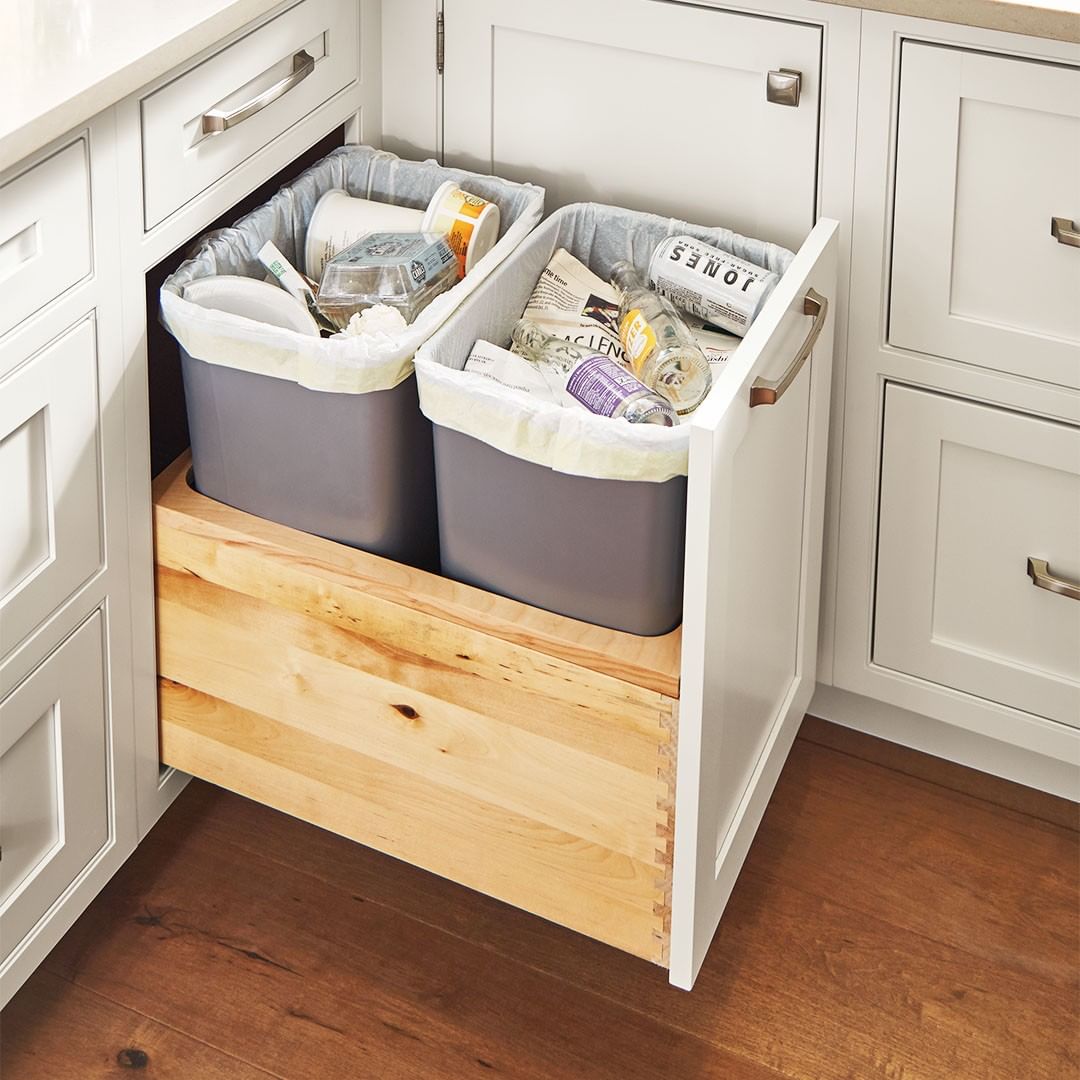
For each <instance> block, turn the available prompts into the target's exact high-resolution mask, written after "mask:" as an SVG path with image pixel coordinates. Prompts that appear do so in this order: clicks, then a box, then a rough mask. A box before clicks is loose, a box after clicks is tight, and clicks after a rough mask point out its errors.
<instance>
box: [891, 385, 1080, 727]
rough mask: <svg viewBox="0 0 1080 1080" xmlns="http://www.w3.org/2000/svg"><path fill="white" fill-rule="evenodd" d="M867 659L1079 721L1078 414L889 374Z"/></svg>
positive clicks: (1026, 708) (1036, 711) (1065, 720)
mask: <svg viewBox="0 0 1080 1080" xmlns="http://www.w3.org/2000/svg"><path fill="white" fill-rule="evenodd" d="M878 543H879V549H878V585H877V604H876V618H875V624H874V660H875V662H876V663H878V664H881V665H884V666H885V667H889V668H893V669H895V670H898V671H903V672H907V673H909V674H911V675H916V676H919V677H921V678H925V679H929V680H932V681H933V682H936V683H940V684H942V685H945V686H951V687H954V688H956V689H958V690H963V691H966V692H968V693H971V694H976V695H978V696H980V697H984V698H987V699H989V700H992V701H996V702H1000V703H1002V704H1004V705H1010V706H1012V707H1013V708H1017V709H1022V710H1024V711H1026V712H1030V713H1034V714H1035V715H1038V716H1042V717H1046V718H1047V719H1051V720H1059V721H1061V722H1063V723H1066V724H1072V725H1074V726H1080V599H1074V598H1071V597H1070V596H1068V595H1061V594H1059V593H1055V592H1053V591H1050V590H1048V589H1045V588H1039V587H1037V586H1036V585H1035V583H1034V582H1033V580H1032V579H1031V578H1030V577H1029V575H1028V560H1029V559H1038V560H1045V561H1046V562H1047V563H1048V564H1049V568H1050V571H1051V572H1052V573H1053V574H1054V575H1056V576H1058V577H1060V578H1062V579H1064V580H1066V581H1072V582H1075V583H1076V584H1077V587H1078V589H1080V428H1077V427H1072V426H1070V425H1068V424H1060V423H1056V422H1054V421H1051V420H1041V419H1036V418H1034V417H1030V416H1024V415H1022V414H1019V413H1013V412H1008V411H1005V410H1003V409H996V408H993V407H991V406H987V405H978V404H975V403H973V402H968V401H962V400H960V399H957V398H949V397H945V396H942V395H939V394H934V393H930V392H927V391H922V390H913V389H910V388H907V387H902V386H895V385H890V386H889V387H888V390H887V392H886V398H885V440H884V448H883V460H882V479H881V519H880V537H879V542H878Z"/></svg>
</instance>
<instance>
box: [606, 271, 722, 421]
mask: <svg viewBox="0 0 1080 1080" xmlns="http://www.w3.org/2000/svg"><path fill="white" fill-rule="evenodd" d="M611 284H612V285H614V286H615V287H616V288H617V289H619V290H621V292H622V294H623V296H622V303H621V304H620V305H619V339H620V340H621V341H622V346H623V349H625V351H626V360H627V363H628V364H630V366H631V367H632V368H633V371H634V374H636V375H637V377H638V378H639V379H641V381H642V382H643V383H645V385H646V386H651V387H652V388H653V389H654V390H655V391H656V392H657V393H658V394H661V395H662V396H663V397H665V398H667V399H668V401H670V402H671V404H672V405H673V406H674V408H675V411H676V412H677V413H678V414H679V415H680V416H685V415H686V414H687V413H691V412H693V411H694V410H695V409H696V408H697V407H698V406H699V405H700V404H701V403H702V402H703V401H704V400H705V396H706V395H707V394H708V392H709V388H710V387H711V386H712V372H711V371H710V370H709V361H708V360H707V359H706V358H705V354H704V353H703V352H702V351H701V349H700V348H699V347H698V344H697V342H696V341H695V340H694V335H693V334H692V333H691V331H690V328H689V327H688V326H687V325H686V323H685V322H684V321H683V318H682V316H681V315H680V314H679V313H678V311H677V310H676V309H675V307H674V306H673V305H672V303H671V301H670V300H665V299H664V298H663V297H662V296H659V295H658V294H657V293H655V292H653V291H652V289H650V288H648V287H647V286H646V284H645V280H644V278H643V277H642V276H641V274H639V273H638V271H637V270H636V269H635V268H634V265H633V263H629V262H626V261H625V260H623V261H622V262H617V263H616V264H615V265H614V266H613V267H612V270H611Z"/></svg>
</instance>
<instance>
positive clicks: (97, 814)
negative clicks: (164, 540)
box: [0, 611, 109, 973]
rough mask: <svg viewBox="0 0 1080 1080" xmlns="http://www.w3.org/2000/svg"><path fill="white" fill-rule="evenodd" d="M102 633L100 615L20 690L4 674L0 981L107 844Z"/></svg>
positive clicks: (0, 701) (0, 697)
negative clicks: (45, 917)
mask: <svg viewBox="0 0 1080 1080" xmlns="http://www.w3.org/2000/svg"><path fill="white" fill-rule="evenodd" d="M102 635H103V626H102V616H101V612H100V611H96V612H94V614H93V615H91V616H90V618H88V619H87V620H86V621H85V622H84V623H83V624H82V625H81V626H80V627H79V628H78V629H77V630H76V631H75V632H74V633H73V634H72V635H71V636H70V637H69V638H67V640H66V641H64V643H63V644H62V645H60V647H59V648H58V649H56V651H55V652H53V653H52V654H51V655H50V656H48V657H47V658H46V659H45V660H44V661H43V662H42V664H41V665H40V666H39V667H37V668H35V669H34V671H33V672H32V673H31V674H30V675H29V676H27V677H26V678H25V679H24V680H23V681H22V682H21V683H19V685H18V686H16V687H14V688H12V687H9V686H7V685H5V679H4V673H3V670H2V669H0V845H2V849H3V858H2V859H0V973H2V971H3V968H4V967H5V966H6V963H7V961H8V959H9V957H11V955H12V954H13V953H14V952H15V951H16V949H17V948H18V946H19V943H20V942H21V941H22V940H23V939H24V938H25V937H26V935H27V934H28V933H29V932H30V930H31V929H32V928H33V926H34V924H35V923H36V922H37V921H38V918H39V917H41V915H42V912H46V911H48V910H49V909H50V908H51V907H52V906H53V902H54V900H56V898H57V897H60V896H62V895H63V893H64V892H65V890H66V889H67V887H68V886H69V885H70V884H71V883H72V882H73V881H74V880H75V878H76V877H77V876H78V875H79V873H80V871H81V870H82V869H83V867H85V866H86V865H87V864H88V863H89V862H90V860H91V859H92V858H93V857H94V855H96V854H97V852H99V851H100V850H101V849H102V847H104V845H105V844H106V842H107V841H108V839H109V808H108V782H107V779H108V776H107V774H108V767H107V757H106V755H107V738H108V735H107V730H106V717H105V673H104V666H105V660H104V652H103V643H102Z"/></svg>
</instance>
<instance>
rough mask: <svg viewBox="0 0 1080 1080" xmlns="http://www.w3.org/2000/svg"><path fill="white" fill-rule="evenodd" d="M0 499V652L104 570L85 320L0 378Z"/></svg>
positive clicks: (91, 349) (89, 325) (89, 336)
mask: <svg viewBox="0 0 1080 1080" xmlns="http://www.w3.org/2000/svg"><path fill="white" fill-rule="evenodd" d="M0 370H2V367H0ZM0 499H2V500H3V506H4V523H3V527H2V528H0V656H2V655H6V654H7V653H8V652H10V651H11V649H12V648H14V646H16V645H17V644H18V643H19V642H20V641H21V640H22V639H23V638H24V637H25V636H26V635H27V634H28V633H29V632H30V631H31V630H32V629H33V628H34V627H35V626H36V625H37V624H38V623H40V622H41V621H42V620H43V619H45V618H46V616H48V615H49V614H50V612H52V611H53V610H54V609H55V608H56V607H57V606H58V605H59V604H61V603H62V602H63V601H64V600H65V599H66V598H67V597H68V596H70V595H71V593H72V592H74V591H75V589H76V588H78V586H79V585H81V584H82V583H83V582H84V581H86V579H87V578H89V577H90V576H91V575H92V574H93V573H94V572H95V571H96V570H97V569H98V568H99V567H100V566H101V562H102V521H101V482H100V453H99V448H98V392H97V352H96V341H95V324H94V320H93V319H92V318H87V319H84V320H83V321H82V322H81V323H79V324H78V325H76V326H75V327H74V328H72V329H71V330H68V331H67V332H66V333H65V334H63V335H62V336H61V337H60V338H58V339H56V340H55V341H53V342H51V343H50V344H49V345H47V346H46V347H45V348H44V349H42V350H41V352H39V353H37V354H36V355H34V356H32V357H31V358H30V359H29V360H27V361H25V362H24V363H23V364H21V365H20V366H18V367H15V368H14V369H13V370H11V371H9V372H8V373H7V375H6V376H0Z"/></svg>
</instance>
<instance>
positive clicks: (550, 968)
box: [0, 719, 1080, 1080]
mask: <svg viewBox="0 0 1080 1080" xmlns="http://www.w3.org/2000/svg"><path fill="white" fill-rule="evenodd" d="M1077 827H1078V822H1077V814H1076V807H1075V806H1073V805H1071V804H1069V803H1065V802H1062V801H1061V800H1057V799H1053V798H1050V797H1047V796H1042V795H1038V794H1036V793H1034V792H1030V791H1027V790H1026V789H1022V788H1018V787H1015V786H1013V785H1010V784H1007V783H1005V782H1003V781H996V780H992V779H990V778H988V777H983V776H981V775H979V774H976V773H972V772H969V771H967V770H964V769H960V768H957V767H955V766H951V765H946V764H945V763H943V762H938V761H935V760H933V759H929V758H925V757H923V756H921V755H918V754H914V753H912V752H910V751H906V750H901V749H899V748H897V747H892V746H890V745H888V744H885V743H881V742H878V741H877V740H874V739H870V738H867V737H865V736H859V735H854V734H852V733H849V732H846V731H843V730H842V729H840V728H836V727H833V726H831V725H828V724H824V723H822V722H820V721H815V720H810V719H808V720H807V721H806V723H805V724H804V727H803V732H802V734H801V735H800V737H799V740H798V741H797V742H796V744H795V748H794V750H793V752H792V755H791V758H790V760H789V762H788V765H787V767H786V768H785V770H784V774H783V776H782V777H781V780H780V783H779V786H778V788H777V791H776V795H775V797H774V799H773V801H772V803H771V805H770V807H769V810H768V813H767V815H766V817H765V821H764V823H763V824H762V827H761V830H760V832H759V834H758V837H757V839H756V841H755V843H754V846H753V849H752V850H751V852H750V856H749V859H748V861H747V864H746V867H745V869H744V870H743V873H742V876H741V877H740V878H739V882H738V884H737V886H736V888H735V892H734V894H733V895H732V898H731V902H730V905H729V907H728V910H727V914H726V915H725V916H724V920H723V922H722V924H721V928H720V931H719V933H718V935H717V937H716V940H715V941H714V943H713V946H712V951H711V952H710V953H709V956H708V959H707V960H706V963H705V967H704V969H703V971H702V973H701V977H700V979H699V980H698V984H697V987H696V989H695V990H694V991H693V993H691V994H684V993H682V992H680V991H677V990H674V989H672V988H670V987H669V986H668V985H667V981H666V978H665V973H664V972H663V971H661V970H660V969H658V968H654V967H651V966H650V965H649V964H647V963H645V962H644V961H639V960H635V959H633V958H631V957H629V956H625V955H623V954H621V953H618V952H616V951H614V950H612V949H609V948H607V947H605V946H602V945H599V944H596V943H594V942H591V941H589V940H587V939H585V938H581V937H579V936H577V935H575V934H573V933H571V932H569V931H565V930H562V929H560V928H558V927H556V926H552V925H550V924H547V923H545V922H542V921H541V920H539V919H535V918H533V917H531V916H528V915H525V914H522V913H521V912H518V911H515V910H513V909H511V908H508V907H505V906H504V905H502V904H499V903H497V902H495V901H491V900H488V899H486V898H484V897H482V896H478V895H476V894H473V893H470V892H468V891H467V890H465V889H462V888H459V887H457V886H454V885H450V884H447V883H446V882H444V881H441V880H439V879H437V878H434V877H432V876H431V875H428V874H425V873H423V872H421V871H418V870H414V869H412V868H411V867H408V866H405V865H403V864H401V863H397V862H395V861H394V860H392V859H389V858H386V857H384V856H381V855H377V854H375V853H373V852H371V851H368V850H366V849H364V848H361V847H358V846H356V845H353V844H351V843H349V842H347V841H344V840H341V839H339V838H338V837H335V836H333V835H330V834H328V833H324V832H321V831H320V830H318V829H315V828H312V827H310V826H307V825H304V824H302V823H300V822H298V821H295V820H292V819H290V818H287V817H285V816H283V815H281V814H278V813H275V812H273V811H270V810H267V809H265V808H263V807H260V806H257V805H255V804H253V803H249V802H247V801H245V800H243V799H240V798H238V797H236V796H233V795H229V794H226V793H224V792H222V791H219V790H217V789H215V788H211V787H209V786H207V785H205V784H201V783H192V784H191V785H190V786H189V787H188V789H187V790H186V792H185V793H184V794H183V795H182V796H181V798H180V799H179V800H178V801H177V803H176V804H175V805H174V806H173V808H172V809H171V810H170V811H169V812H168V813H167V814H166V816H165V817H164V818H163V819H162V821H161V823H160V824H159V825H158V826H157V828H156V829H155V830H154V831H153V833H152V834H151V836H150V837H149V838H148V839H147V841H146V842H145V843H144V844H143V845H142V846H141V847H140V848H139V850H138V851H137V852H136V854H135V855H133V856H132V858H131V859H130V860H129V861H128V863H127V865H126V866H125V867H124V868H123V869H122V870H121V871H120V873H119V874H117V876H116V878H115V879H114V880H113V882H112V883H111V884H110V885H109V887H108V888H107V889H106V890H105V891H104V892H103V893H102V894H101V895H100V896H99V897H98V899H97V900H96V901H95V902H94V904H93V905H92V906H91V907H90V909H89V910H88V911H87V912H86V914H85V915H84V916H83V918H82V919H80V920H79V922H78V923H77V924H76V925H75V927H74V928H73V929H72V930H71V932H70V933H69V934H68V935H67V937H66V938H64V940H63V941H62V942H61V943H60V945H58V946H57V948H56V949H55V950H54V951H53V953H52V955H51V956H50V957H49V959H48V960H47V961H46V963H45V964H44V966H43V967H42V968H40V969H39V970H38V972H37V973H36V974H35V975H34V976H33V977H32V978H31V979H30V981H29V982H28V983H27V984H26V986H25V987H24V988H23V989H22V990H21V991H20V992H19V994H18V995H17V996H16V997H15V998H14V999H13V1000H12V1002H11V1003H10V1005H9V1006H8V1007H7V1009H6V1010H5V1011H4V1013H3V1017H2V1025H3V1041H2V1058H0V1075H2V1076H3V1080H27V1078H33V1080H46V1078H48V1080H53V1078H55V1080H67V1078H77V1080H93V1078H95V1077H103V1076H114V1075H116V1074H118V1073H120V1072H122V1071H123V1070H125V1069H134V1070H139V1069H142V1070H145V1071H144V1072H143V1073H142V1075H146V1076H148V1077H151V1076H152V1077H159V1078H177V1080H180V1078H183V1080H204V1078H205V1080H216V1078H222V1077H228V1078H233V1077H237V1078H241V1080H245V1078H248V1077H265V1076H268V1075H270V1076H277V1077H288V1078H308V1077H311V1078H320V1080H323V1078H327V1080H338V1078H354V1077H355V1078H375V1080H427V1078H449V1080H459V1078H468V1077H492V1076H503V1077H514V1078H519V1077H520V1078H523V1080H582V1078H594V1077H595V1078H611V1080H639V1078H640V1080H658V1078H659V1080H667V1078H671V1080H695V1078H724V1080H776V1078H778V1077H792V1078H806V1080H851V1078H861V1077H887V1078H890V1080H925V1078H938V1077H941V1078H946V1077H947V1078H950V1080H955V1078H965V1077H971V1078H979V1080H984V1078H998V1077H1000V1078H1003V1080H1040V1078H1046V1080H1072V1078H1075V1077H1077V1076H1080V1038H1078V963H1080V908H1078V880H1077V879H1078V852H1080V845H1078V834H1077Z"/></svg>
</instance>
